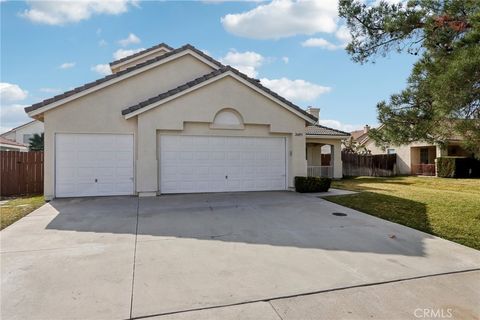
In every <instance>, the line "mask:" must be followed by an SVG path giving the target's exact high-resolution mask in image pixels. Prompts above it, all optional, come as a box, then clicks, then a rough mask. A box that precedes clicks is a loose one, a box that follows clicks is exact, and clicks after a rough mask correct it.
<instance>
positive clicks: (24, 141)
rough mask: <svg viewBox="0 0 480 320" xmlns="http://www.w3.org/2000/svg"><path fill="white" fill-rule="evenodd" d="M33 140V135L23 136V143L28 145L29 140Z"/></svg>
mask: <svg viewBox="0 0 480 320" xmlns="http://www.w3.org/2000/svg"><path fill="white" fill-rule="evenodd" d="M31 138H33V133H26V134H24V135H23V143H25V144H30V139H31Z"/></svg>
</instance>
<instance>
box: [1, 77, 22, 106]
mask: <svg viewBox="0 0 480 320" xmlns="http://www.w3.org/2000/svg"><path fill="white" fill-rule="evenodd" d="M27 96H28V91H26V90H23V89H22V88H20V86H19V85H17V84H12V83H8V82H0V98H1V100H0V101H1V102H2V104H4V103H11V102H16V101H21V100H24V99H25V98H27Z"/></svg>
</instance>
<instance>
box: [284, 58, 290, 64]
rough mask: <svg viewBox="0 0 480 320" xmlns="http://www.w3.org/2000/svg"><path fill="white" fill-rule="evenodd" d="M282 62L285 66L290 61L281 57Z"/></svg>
mask: <svg viewBox="0 0 480 320" xmlns="http://www.w3.org/2000/svg"><path fill="white" fill-rule="evenodd" d="M282 61H283V63H285V64H287V63H288V62H290V59H289V58H288V57H282Z"/></svg>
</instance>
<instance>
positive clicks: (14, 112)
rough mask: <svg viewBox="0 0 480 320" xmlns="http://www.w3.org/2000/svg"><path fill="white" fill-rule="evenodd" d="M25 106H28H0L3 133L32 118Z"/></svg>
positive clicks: (0, 128) (0, 129)
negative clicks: (26, 111)
mask: <svg viewBox="0 0 480 320" xmlns="http://www.w3.org/2000/svg"><path fill="white" fill-rule="evenodd" d="M25 107H27V105H23V104H11V105H1V106H0V119H2V121H1V127H0V131H1V132H2V133H3V132H6V131H9V130H11V129H12V128H15V127H18V126H19V125H21V124H23V123H26V122H28V121H31V120H32V119H30V118H29V117H28V116H27V114H26V113H25V110H24V108H25Z"/></svg>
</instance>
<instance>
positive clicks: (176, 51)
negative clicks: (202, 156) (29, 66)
mask: <svg viewBox="0 0 480 320" xmlns="http://www.w3.org/2000/svg"><path fill="white" fill-rule="evenodd" d="M187 50H191V51H193V52H194V53H196V54H198V55H200V56H201V57H202V58H204V59H205V60H207V61H209V62H210V63H211V64H212V65H215V66H216V67H217V68H221V67H223V64H221V63H220V62H218V61H217V60H215V59H213V58H212V57H210V56H208V55H206V54H205V53H203V52H202V51H200V50H198V49H197V48H195V47H194V46H192V45H190V44H187V45H184V46H182V47H180V48H177V49H174V50H172V51H170V52H167V53H165V54H163V55H161V56H158V57H155V58H152V59H150V60H148V61H145V62H142V63H139V64H137V65H134V66H132V67H129V68H127V69H125V70H122V71H119V72H117V73H114V74H111V75H108V76H105V77H103V78H100V79H98V80H96V81H92V82H89V83H87V84H84V85H82V86H80V87H77V88H74V89H72V90H69V91H66V92H64V93H62V94H59V95H56V96H54V97H53V98H49V99H45V100H43V101H41V102H38V103H35V104H33V105H31V106H29V107H26V108H25V112H27V113H30V112H33V111H35V110H38V109H40V108H42V107H45V106H47V105H49V104H52V103H55V102H59V101H61V100H64V99H66V98H69V97H71V96H73V95H75V94H78V93H81V92H83V91H85V90H88V89H91V88H94V87H97V86H99V85H101V84H104V83H107V82H109V81H113V80H115V79H117V78H120V77H122V76H124V75H128V74H130V73H132V72H133V71H136V70H138V69H141V68H143V67H145V66H148V65H151V64H153V63H155V62H158V61H162V60H165V59H167V58H169V57H171V56H174V55H176V54H179V53H181V52H183V51H187Z"/></svg>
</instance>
